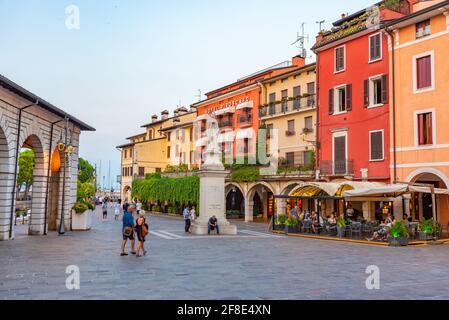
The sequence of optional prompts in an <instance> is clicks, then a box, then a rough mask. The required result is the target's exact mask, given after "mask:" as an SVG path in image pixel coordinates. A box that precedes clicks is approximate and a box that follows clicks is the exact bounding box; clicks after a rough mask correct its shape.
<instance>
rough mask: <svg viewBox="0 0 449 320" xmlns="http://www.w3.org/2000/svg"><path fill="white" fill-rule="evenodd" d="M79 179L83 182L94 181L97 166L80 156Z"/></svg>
mask: <svg viewBox="0 0 449 320" xmlns="http://www.w3.org/2000/svg"><path fill="white" fill-rule="evenodd" d="M78 172H79V175H78V180H79V181H80V182H81V183H86V182H90V183H93V182H94V178H95V176H94V174H95V168H94V167H93V166H92V165H91V164H90V163H89V161H87V160H85V159H83V158H79V161H78Z"/></svg>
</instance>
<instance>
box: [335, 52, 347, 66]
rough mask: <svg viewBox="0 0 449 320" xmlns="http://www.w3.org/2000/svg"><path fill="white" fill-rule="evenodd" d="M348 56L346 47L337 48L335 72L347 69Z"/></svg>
mask: <svg viewBox="0 0 449 320" xmlns="http://www.w3.org/2000/svg"><path fill="white" fill-rule="evenodd" d="M345 64H346V57H345V47H339V48H336V49H335V72H341V71H344V70H345V67H346V66H345Z"/></svg>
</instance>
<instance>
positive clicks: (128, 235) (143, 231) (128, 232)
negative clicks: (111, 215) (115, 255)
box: [121, 211, 149, 258]
mask: <svg viewBox="0 0 449 320" xmlns="http://www.w3.org/2000/svg"><path fill="white" fill-rule="evenodd" d="M122 233H123V241H122V253H121V256H122V257H124V256H127V255H128V254H127V253H126V252H125V247H126V243H127V242H128V240H130V241H131V250H132V251H131V253H132V254H133V255H136V257H137V258H139V257H141V256H142V254H143V255H146V254H147V251H146V250H145V238H146V236H147V235H148V234H149V227H148V224H147V221H146V219H145V212H144V211H141V212H140V214H139V218H138V219H137V221H136V222H135V223H134V217H133V215H132V214H131V213H129V212H128V211H126V212H125V214H124V215H123V230H122ZM135 235H137V240H138V242H139V243H138V246H137V252H136V250H135V243H136V241H135ZM141 252H142V254H141Z"/></svg>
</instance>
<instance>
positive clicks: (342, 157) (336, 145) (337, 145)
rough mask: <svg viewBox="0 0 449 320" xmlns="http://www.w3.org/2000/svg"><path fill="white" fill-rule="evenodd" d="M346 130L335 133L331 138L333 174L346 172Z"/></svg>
mask: <svg viewBox="0 0 449 320" xmlns="http://www.w3.org/2000/svg"><path fill="white" fill-rule="evenodd" d="M346 145H347V136H346V132H343V133H335V134H334V138H333V154H334V157H333V158H334V174H346V173H347V149H346Z"/></svg>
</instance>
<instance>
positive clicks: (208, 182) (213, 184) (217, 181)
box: [191, 123, 237, 235]
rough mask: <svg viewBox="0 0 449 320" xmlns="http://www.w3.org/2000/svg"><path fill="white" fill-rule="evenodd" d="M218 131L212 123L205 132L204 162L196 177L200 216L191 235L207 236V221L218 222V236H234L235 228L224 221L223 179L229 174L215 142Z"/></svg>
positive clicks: (193, 225) (193, 226)
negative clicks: (198, 186)
mask: <svg viewBox="0 0 449 320" xmlns="http://www.w3.org/2000/svg"><path fill="white" fill-rule="evenodd" d="M217 136H218V129H217V128H215V125H214V123H213V124H212V126H211V128H209V129H208V130H207V137H208V143H207V146H206V151H205V162H204V165H203V166H202V167H201V171H200V172H199V174H198V176H199V177H200V216H199V218H198V219H197V220H196V221H195V222H194V223H193V224H192V228H191V231H192V234H194V235H207V234H208V225H209V219H210V218H211V217H212V216H215V217H216V218H217V220H218V227H219V229H220V235H236V234H237V226H235V225H231V224H230V223H229V221H228V220H227V219H226V199H225V179H226V176H227V175H228V174H229V172H228V171H226V170H225V168H224V166H223V163H222V162H221V160H220V155H221V152H220V147H219V145H218V142H217Z"/></svg>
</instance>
